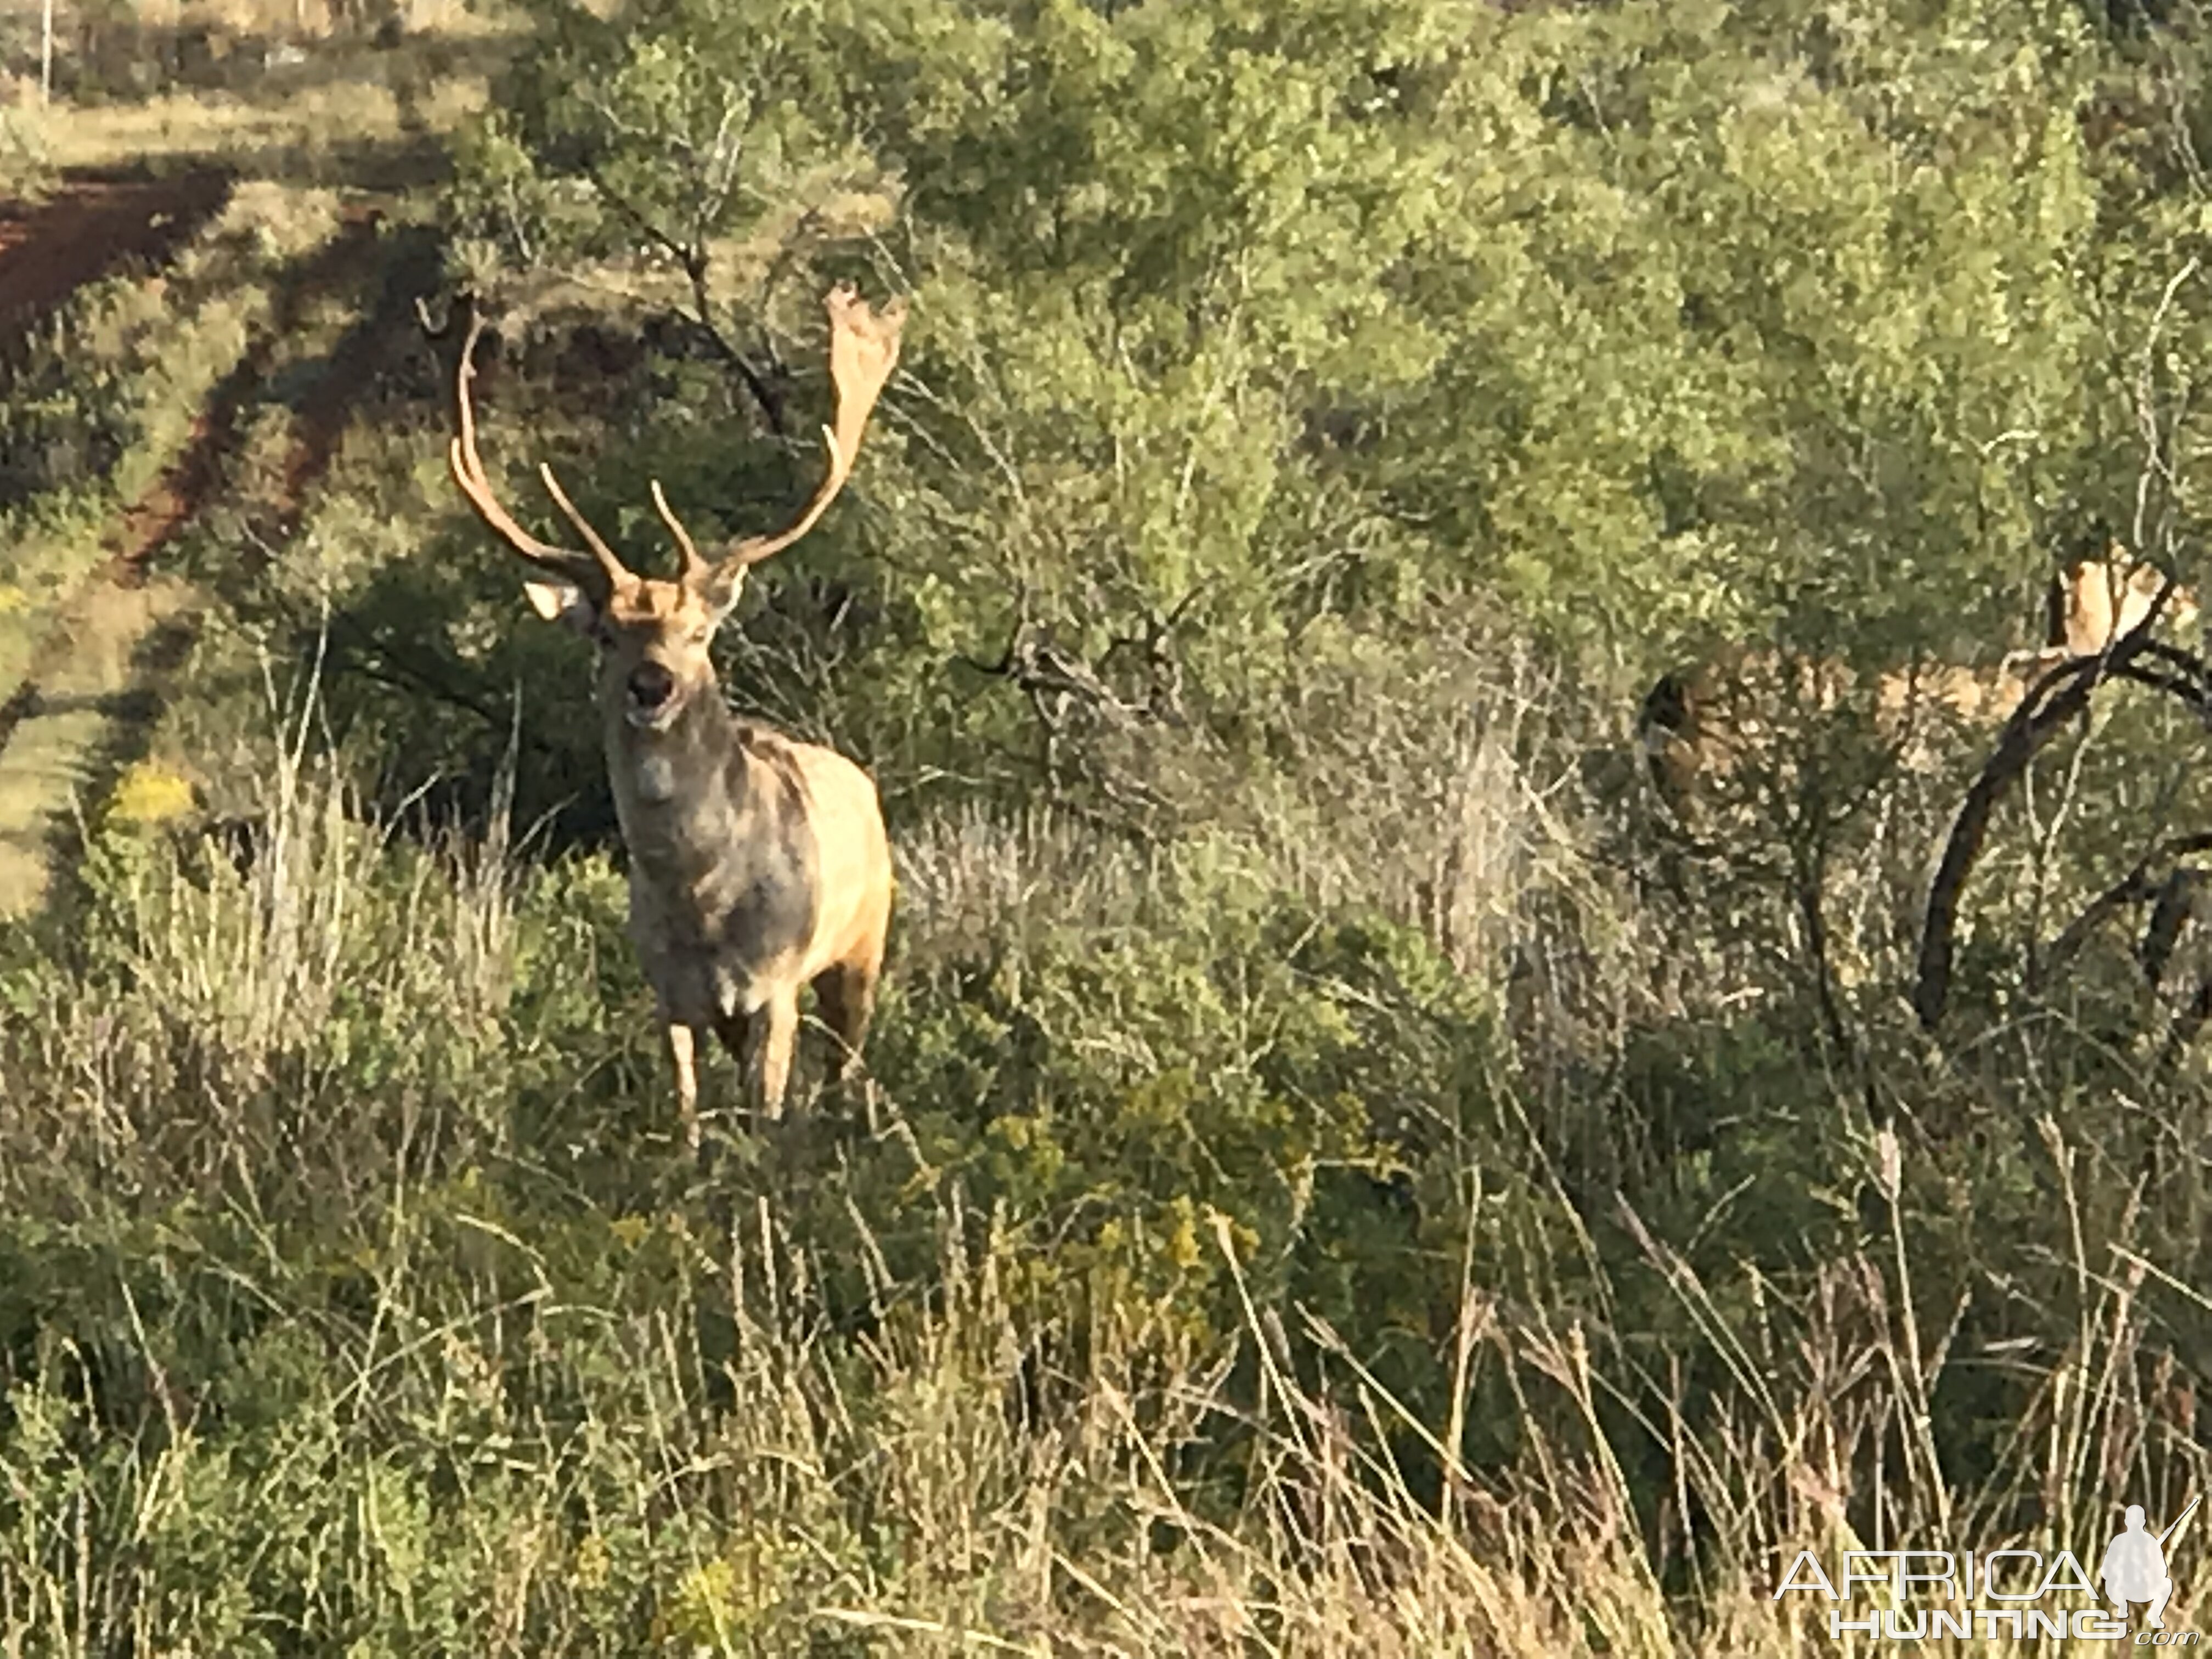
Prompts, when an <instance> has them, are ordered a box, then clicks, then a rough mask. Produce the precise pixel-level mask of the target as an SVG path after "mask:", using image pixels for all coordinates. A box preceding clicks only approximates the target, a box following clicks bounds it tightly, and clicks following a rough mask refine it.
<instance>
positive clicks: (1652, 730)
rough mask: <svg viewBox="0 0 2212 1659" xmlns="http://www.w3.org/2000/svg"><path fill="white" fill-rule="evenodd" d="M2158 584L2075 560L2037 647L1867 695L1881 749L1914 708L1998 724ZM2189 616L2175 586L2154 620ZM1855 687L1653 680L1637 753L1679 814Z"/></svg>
mask: <svg viewBox="0 0 2212 1659" xmlns="http://www.w3.org/2000/svg"><path fill="white" fill-rule="evenodd" d="M2165 585H2166V577H2165V575H2164V574H2163V573H2162V572H2160V570H2159V569H2158V568H2157V567H2156V566H2155V565H2153V564H2150V563H2148V562H2136V561H2135V560H2132V559H2130V557H2129V556H2128V554H2127V551H2126V550H2125V549H2124V548H2122V547H2121V546H2119V545H2118V544H2113V546H2112V549H2111V550H2110V552H2109V553H2108V554H2107V556H2106V557H2104V558H2101V559H2087V560H2083V561H2081V562H2078V563H2075V565H2073V566H2071V567H2069V568H2068V569H2067V570H2066V572H2065V573H2064V574H2063V575H2060V576H2054V577H2053V578H2052V579H2051V589H2050V595H2051V597H2050V617H2051V621H2050V627H2049V629H2048V631H2047V633H2046V635H2045V642H2044V644H2043V645H2042V646H2041V647H2038V648H2036V649H2033V650H2026V651H2015V652H2013V653H2009V654H2008V655H2007V656H2006V657H2005V658H2004V659H2002V660H2001V661H1999V662H1997V663H1995V664H1991V665H1978V666H1967V665H1960V664H1951V663H1929V664H1921V665H1916V666H1914V667H1912V668H1910V669H1899V670H1893V671H1889V672H1887V673H1885V674H1883V675H1881V677H1880V678H1879V679H1878V680H1877V681H1876V682H1875V687H1874V714H1875V725H1876V726H1877V728H1878V729H1879V730H1880V731H1881V733H1882V735H1883V737H1884V738H1885V739H1886V740H1889V741H1902V740H1904V739H1905V738H1907V737H1908V736H1909V735H1910V728H1911V725H1912V723H1913V720H1914V717H1915V715H1916V714H1917V713H1918V712H1919V711H1922V710H1929V711H1939V710H1940V711H1943V712H1945V713H1948V715H1949V716H1950V717H1952V718H1954V719H1956V720H1964V721H1967V722H1970V723H1974V724H1986V725H1990V726H1996V725H1999V724H2002V722H2003V721H2004V720H2005V719H2006V718H2007V717H2008V716H2009V715H2010V714H2011V713H2012V712H2013V710H2014V709H2015V708H2017V707H2019V705H2020V702H2021V699H2022V698H2023V697H2025V696H2027V693H2028V691H2029V690H2030V689H2031V688H2032V687H2033V685H2034V684H2035V683H2036V681H2037V680H2038V679H2039V678H2041V677H2042V676H2043V675H2044V674H2045V673H2046V672H2048V671H2050V670H2051V669H2053V668H2055V667H2057V665H2059V664H2061V663H2063V662H2065V661H2067V660H2068V659H2070V658H2075V657H2086V656H2094V655H2096V654H2097V653H2100V652H2101V651H2103V650H2104V649H2105V648H2106V647H2107V646H2108V645H2110V644H2111V643H2112V641H2114V640H2115V639H2118V638H2119V637H2120V636H2121V635H2124V634H2126V633H2128V632H2129V631H2130V629H2134V628H2135V627H2136V625H2137V624H2138V623H2141V622H2142V620H2143V618H2144V617H2146V616H2148V614H2149V611H2150V607H2151V604H2152V601H2153V600H2154V599H2156V598H2157V597H2158V593H2159V591H2160V588H2162V587H2163V586H2165ZM2197 616H2198V611H2197V599H2196V596H2195V595H2194V594H2193V593H2191V592H2190V591H2189V590H2188V589H2186V588H2183V587H2176V588H2175V589H2174V591H2173V592H2172V595H2171V597H2169V599H2167V601H2166V610H2165V611H2164V613H2163V616H2162V617H2161V620H2162V621H2164V622H2166V623H2170V624H2171V625H2172V627H2174V628H2175V629H2177V630H2178V629H2185V628H2188V627H2189V626H2191V624H2192V623H2195V622H2196V621H2197ZM1854 678H1855V677H1854V676H1853V675H1852V673H1851V672H1850V670H1849V669H1848V668H1847V667H1845V666H1844V665H1843V664H1841V663H1838V662H1832V661H1824V660H1811V661H1802V662H1796V663H1790V662H1786V661H1785V660H1784V659H1782V658H1780V657H1778V655H1776V654H1775V653H1771V652H1760V651H1745V652H1738V653H1731V654H1729V655H1727V656H1724V657H1722V658H1719V659H1715V660H1713V661H1711V662H1707V663H1704V664H1701V665H1699V666H1698V667H1696V668H1694V669H1692V670H1688V671H1681V672H1676V673H1670V674H1666V675H1663V676H1662V677H1661V678H1660V679H1659V681H1658V683H1657V684H1655V685H1654V686H1653V687H1652V688H1651V690H1650V692H1649V693H1647V694H1646V695H1645V696H1644V704H1643V707H1642V708H1641V709H1640V710H1639V711H1638V718H1637V739H1638V746H1639V747H1641V748H1642V749H1643V750H1644V754H1645V757H1647V759H1648V761H1649V762H1650V768H1651V774H1652V779H1653V781H1654V782H1655V783H1656V785H1657V787H1658V788H1659V792H1660V793H1661V795H1662V797H1663V798H1664V799H1666V800H1667V802H1668V805H1670V806H1672V807H1673V808H1674V810H1675V811H1677V812H1681V811H1685V810H1686V807H1687V806H1688V805H1689V803H1690V801H1691V800H1692V792H1693V790H1694V788H1695V787H1696V785H1697V782H1698V781H1699V779H1700V778H1702V777H1707V776H1711V775H1714V774H1716V773H1723V772H1726V771H1727V770H1729V769H1730V768H1732V767H1733V766H1734V765H1735V764H1736V763H1738V762H1739V761H1741V759H1742V758H1743V757H1744V756H1745V755H1746V754H1747V753H1749V752H1752V751H1755V750H1758V749H1759V747H1760V746H1761V745H1762V744H1763V743H1764V742H1765V741H1766V740H1767V739H1768V738H1769V737H1770V736H1771V728H1772V726H1773V723H1774V721H1775V720H1776V717H1777V715H1778V714H1784V713H1786V711H1788V710H1789V709H1790V708H1797V709H1799V710H1802V711H1808V712H1817V711H1826V710H1829V709H1832V708H1835V707H1836V706H1837V705H1838V703H1840V702H1842V701H1843V700H1844V697H1845V696H1847V695H1848V694H1849V692H1850V689H1851V686H1852V684H1853V683H1854Z"/></svg>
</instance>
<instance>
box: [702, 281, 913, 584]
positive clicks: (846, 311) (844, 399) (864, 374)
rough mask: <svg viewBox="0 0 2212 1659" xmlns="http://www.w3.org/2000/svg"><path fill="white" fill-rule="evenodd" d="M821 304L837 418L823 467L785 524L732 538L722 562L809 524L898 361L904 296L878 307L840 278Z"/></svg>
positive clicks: (750, 556) (741, 558) (773, 545)
mask: <svg viewBox="0 0 2212 1659" xmlns="http://www.w3.org/2000/svg"><path fill="white" fill-rule="evenodd" d="M823 306H824V308H825V309H827V310H828V312H829V379H830V381H831V383H832V384H833V385H834V386H835V387H836V398H837V412H836V424H835V425H834V426H827V427H824V428H822V436H823V441H824V442H825V443H826V444H827V445H828V446H829V466H828V469H827V470H826V471H824V472H823V477H822V482H821V483H820V484H818V485H817V486H816V488H815V491H814V494H813V495H812V496H811V498H809V500H808V501H807V503H806V505H805V507H802V508H801V509H800V510H799V516H798V517H797V518H796V519H794V520H792V522H791V524H790V525H789V526H788V527H787V528H786V529H783V530H781V531H779V532H776V533H775V535H773V536H748V537H744V538H740V539H739V540H738V541H736V542H733V543H732V544H730V546H729V548H728V549H727V550H726V552H725V553H724V554H723V556H722V561H721V562H736V563H738V564H739V565H750V564H757V563H759V562H761V561H762V560H763V559H765V558H767V557H768V556H769V555H771V554H774V553H781V551H782V550H784V549H785V548H787V547H789V546H790V545H791V544H793V542H795V541H797V540H798V539H799V538H800V537H802V536H804V535H805V533H806V532H808V531H810V530H811V529H813V528H814V526H815V522H816V520H818V519H820V518H821V516H822V515H823V513H824V512H825V511H827V510H828V508H829V503H830V502H831V501H835V500H836V498H837V492H838V491H839V490H841V489H843V488H844V487H845V480H846V479H847V478H848V477H851V476H852V472H853V460H854V457H855V456H856V455H858V454H859V453H860V437H861V435H862V434H863V433H864V432H865V431H866V429H867V425H868V416H869V414H870V413H871V412H872V410H874V408H875V406H876V399H877V398H878V397H880V396H881V395H882V394H883V389H884V382H885V381H886V380H890V375H891V370H892V368H894V367H895V366H896V364H897V362H898V353H899V330H900V328H901V326H902V325H903V324H904V323H905V321H906V301H905V300H904V299H903V298H901V299H896V300H893V301H891V302H890V304H889V305H887V306H885V307H884V308H883V310H882V311H880V312H877V311H872V310H871V309H870V308H869V307H868V302H867V301H865V300H863V299H861V298H860V295H857V294H856V293H854V291H853V289H852V288H851V287H850V286H849V285H848V284H845V283H840V284H839V285H838V286H837V287H836V288H834V289H831V290H830V291H829V295H828V297H827V298H826V299H825V300H824V301H823Z"/></svg>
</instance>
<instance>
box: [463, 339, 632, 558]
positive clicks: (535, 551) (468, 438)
mask: <svg viewBox="0 0 2212 1659" xmlns="http://www.w3.org/2000/svg"><path fill="white" fill-rule="evenodd" d="M482 334H483V315H482V313H475V314H472V315H471V317H470V319H469V330H468V333H467V335H466V336H465V337H464V338H463V339H462V341H461V356H460V366H459V368H458V369H457V370H456V371H455V373H454V376H453V402H454V406H455V409H456V410H457V413H458V416H459V427H460V433H459V436H457V437H455V438H454V439H453V442H452V444H451V445H450V446H449V447H447V453H446V459H447V463H448V464H449V465H451V467H452V468H453V482H454V483H457V484H459V486H460V487H461V494H462V495H465V496H467V497H468V501H469V505H470V506H471V507H474V508H476V510H477V517H478V518H480V519H482V520H483V521H484V523H485V524H486V525H487V526H489V528H490V529H491V530H492V531H493V532H494V533H495V534H496V535H498V536H499V537H500V538H501V539H502V540H504V541H505V542H506V543H507V545H508V546H509V547H511V548H513V550H515V551H516V552H517V553H520V555H521V556H523V557H524V558H526V559H527V560H529V561H530V562H531V563H532V564H534V565H536V566H537V567H538V568H539V569H541V570H544V571H547V572H549V573H550V574H553V575H555V576H558V577H559V578H560V579H561V580H563V581H566V582H573V583H574V584H575V585H576V586H579V587H580V588H582V589H583V590H584V591H585V592H586V593H589V594H591V595H592V596H593V597H594V598H595V599H599V600H601V601H604V600H605V599H606V598H607V597H608V596H609V595H610V594H611V593H612V592H614V591H615V590H616V589H617V588H623V587H628V586H631V585H632V584H634V583H635V581H636V580H637V578H636V577H635V576H633V575H632V574H630V573H629V570H628V568H625V567H624V566H623V562H622V561H621V560H620V559H618V558H617V557H616V556H615V552H614V550H613V549H612V548H611V547H609V546H608V545H607V544H606V542H605V540H604V539H603V538H601V537H600V536H599V532H597V531H595V530H593V529H592V527H591V526H589V525H588V524H586V523H585V522H584V517H583V514H581V513H579V512H577V511H576V508H575V506H574V503H572V502H571V501H569V500H568V496H567V495H565V494H563V493H562V489H561V486H560V484H559V483H558V482H557V481H556V479H555V478H554V477H553V469H552V468H551V467H550V466H547V465H543V464H542V463H541V464H540V465H539V466H538V476H539V477H541V478H543V479H544V482H545V488H546V490H547V492H548V493H549V494H550V495H551V496H552V497H553V501H554V504H555V505H556V507H559V508H560V509H561V512H562V516H563V517H565V518H566V519H567V520H568V522H569V523H570V524H572V525H574V526H575V527H576V531H577V533H578V534H579V535H580V536H582V537H583V538H584V544H585V545H586V547H588V548H590V549H591V551H590V552H589V553H588V554H586V553H579V552H577V551H575V550H574V549H572V548H566V547H556V546H554V545H553V544H551V543H550V542H543V541H540V540H538V538H537V537H535V536H533V535H532V534H531V533H530V532H528V531H526V530H525V529H524V528H523V527H522V526H520V525H519V524H517V523H516V522H515V520H514V516H513V514H512V513H509V512H508V511H507V509H506V508H505V507H501V505H500V504H499V499H498V497H496V496H495V495H493V494H492V492H491V482H490V480H489V479H488V478H487V477H485V476H484V468H483V457H482V456H481V455H479V454H477V422H476V411H475V410H474V409H473V408H471V405H470V402H469V380H470V378H471V376H472V375H474V374H475V373H476V355H477V338H478V337H480V336H481V335H482Z"/></svg>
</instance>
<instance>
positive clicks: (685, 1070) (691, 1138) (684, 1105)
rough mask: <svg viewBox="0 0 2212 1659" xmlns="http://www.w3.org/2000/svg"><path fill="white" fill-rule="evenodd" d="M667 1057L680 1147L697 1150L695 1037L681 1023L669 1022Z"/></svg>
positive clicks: (690, 1030)
mask: <svg viewBox="0 0 2212 1659" xmlns="http://www.w3.org/2000/svg"><path fill="white" fill-rule="evenodd" d="M665 1035H666V1036H667V1038H668V1058H669V1059H670V1060H671V1061H672V1062H674V1064H675V1067H676V1110H677V1114H678V1117H679V1118H680V1120H681V1121H682V1122H683V1125H684V1145H685V1146H689V1147H690V1149H691V1150H692V1151H693V1152H697V1151H698V1150H699V1068H698V1041H697V1038H698V1034H697V1033H696V1031H694V1030H692V1029H691V1027H690V1026H689V1025H686V1024H684V1022H683V1021H681V1020H674V1019H672V1020H670V1021H669V1022H668V1024H667V1027H666V1032H665Z"/></svg>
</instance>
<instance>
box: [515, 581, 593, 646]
mask: <svg viewBox="0 0 2212 1659" xmlns="http://www.w3.org/2000/svg"><path fill="white" fill-rule="evenodd" d="M522 597H523V598H525V599H527V600H529V601H530V608H531V609H532V611H536V612H537V613H538V615H539V616H540V617H544V619H545V620H546V621H547V622H564V623H568V626H569V627H571V628H573V629H575V630H576V631H577V632H578V633H579V634H588V633H590V632H591V631H592V628H593V627H595V626H596V625H597V624H598V623H599V612H598V611H595V610H594V609H592V601H591V599H590V598H589V597H588V596H587V595H586V593H585V592H584V590H583V589H582V588H580V587H579V586H576V585H575V583H574V582H561V581H550V582H549V581H525V582H524V583H523V584H522Z"/></svg>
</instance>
